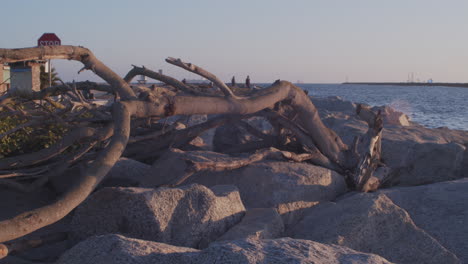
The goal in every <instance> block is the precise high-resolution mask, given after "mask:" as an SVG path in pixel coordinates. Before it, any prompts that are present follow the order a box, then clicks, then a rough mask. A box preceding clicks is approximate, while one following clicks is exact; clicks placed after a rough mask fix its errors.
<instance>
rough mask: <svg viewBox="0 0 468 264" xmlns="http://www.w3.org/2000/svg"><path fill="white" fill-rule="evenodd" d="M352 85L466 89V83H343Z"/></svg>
mask: <svg viewBox="0 0 468 264" xmlns="http://www.w3.org/2000/svg"><path fill="white" fill-rule="evenodd" d="M342 84H352V85H356V84H359V85H398V86H447V87H463V88H468V83H440V82H438V83H436V82H433V83H421V82H344V83H342Z"/></svg>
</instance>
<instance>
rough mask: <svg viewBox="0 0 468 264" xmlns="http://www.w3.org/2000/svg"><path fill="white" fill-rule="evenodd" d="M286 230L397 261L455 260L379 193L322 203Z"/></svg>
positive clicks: (451, 254)
mask: <svg viewBox="0 0 468 264" xmlns="http://www.w3.org/2000/svg"><path fill="white" fill-rule="evenodd" d="M288 233H289V234H290V235H291V237H293V238H301V239H309V240H314V241H318V242H321V243H327V244H328V243H333V244H338V245H341V246H346V247H349V248H352V249H354V250H358V251H362V252H369V253H374V254H378V255H380V256H383V257H385V258H386V259H388V260H390V261H394V262H397V263H459V260H458V259H457V257H456V256H455V255H454V254H453V253H451V252H449V251H448V250H447V249H446V248H444V247H443V246H442V245H441V244H440V243H438V242H437V240H435V239H434V238H433V237H431V236H430V235H429V234H427V233H426V232H425V231H424V230H422V229H421V228H419V227H417V226H416V225H415V224H414V222H413V221H412V220H411V218H410V216H409V215H408V213H407V212H406V211H405V210H403V209H401V208H400V207H398V206H397V205H395V204H394V203H393V202H392V201H391V200H390V199H389V198H388V197H387V196H385V195H383V194H363V193H361V194H355V195H351V196H350V197H346V198H344V199H342V200H339V201H338V202H336V203H331V202H329V203H322V204H320V205H318V206H316V207H314V208H312V209H310V210H309V211H308V214H307V216H305V217H304V219H303V220H302V221H301V222H300V223H299V224H298V225H296V226H295V227H294V228H293V229H292V230H290V231H289V232H288Z"/></svg>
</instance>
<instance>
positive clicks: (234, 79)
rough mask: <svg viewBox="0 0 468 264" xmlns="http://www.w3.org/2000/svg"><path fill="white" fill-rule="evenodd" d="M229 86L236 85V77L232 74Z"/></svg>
mask: <svg viewBox="0 0 468 264" xmlns="http://www.w3.org/2000/svg"><path fill="white" fill-rule="evenodd" d="M231 86H232V87H234V86H236V78H235V77H234V76H232V79H231Z"/></svg>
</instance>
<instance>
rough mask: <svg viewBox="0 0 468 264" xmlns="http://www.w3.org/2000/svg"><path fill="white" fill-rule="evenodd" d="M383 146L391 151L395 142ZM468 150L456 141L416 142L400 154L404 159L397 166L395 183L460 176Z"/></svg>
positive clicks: (409, 183)
mask: <svg viewBox="0 0 468 264" xmlns="http://www.w3.org/2000/svg"><path fill="white" fill-rule="evenodd" d="M383 148H385V150H386V151H387V152H388V151H389V149H392V148H395V146H389V144H383ZM465 152H466V147H465V146H463V145H461V144H458V143H453V142H452V143H447V144H436V143H424V144H414V146H413V147H412V148H410V149H408V150H407V151H403V152H401V154H400V157H404V159H402V160H401V163H402V164H400V166H398V167H397V166H394V167H393V168H394V172H393V175H392V180H393V184H392V185H396V184H398V185H400V186H413V185H423V184H429V183H435V182H442V181H448V180H454V179H458V178H460V177H462V174H461V173H462V164H463V157H464V154H465ZM384 158H385V155H384Z"/></svg>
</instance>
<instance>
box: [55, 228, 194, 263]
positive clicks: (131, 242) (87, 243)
mask: <svg viewBox="0 0 468 264" xmlns="http://www.w3.org/2000/svg"><path fill="white" fill-rule="evenodd" d="M198 252H199V250H197V249H193V248H188V247H178V246H172V245H167V244H163V243H158V242H152V241H146V240H139V239H134V238H127V237H124V236H122V235H117V234H108V235H102V236H95V237H91V238H88V239H87V240H84V241H82V242H80V243H78V244H77V245H75V246H74V247H73V248H71V249H70V250H68V251H67V252H65V253H64V254H63V255H62V256H61V257H60V258H59V259H58V261H57V262H55V264H95V263H99V264H127V263H132V264H154V263H174V264H176V263H191V259H192V258H193V257H194V256H196V254H197V253H198Z"/></svg>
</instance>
